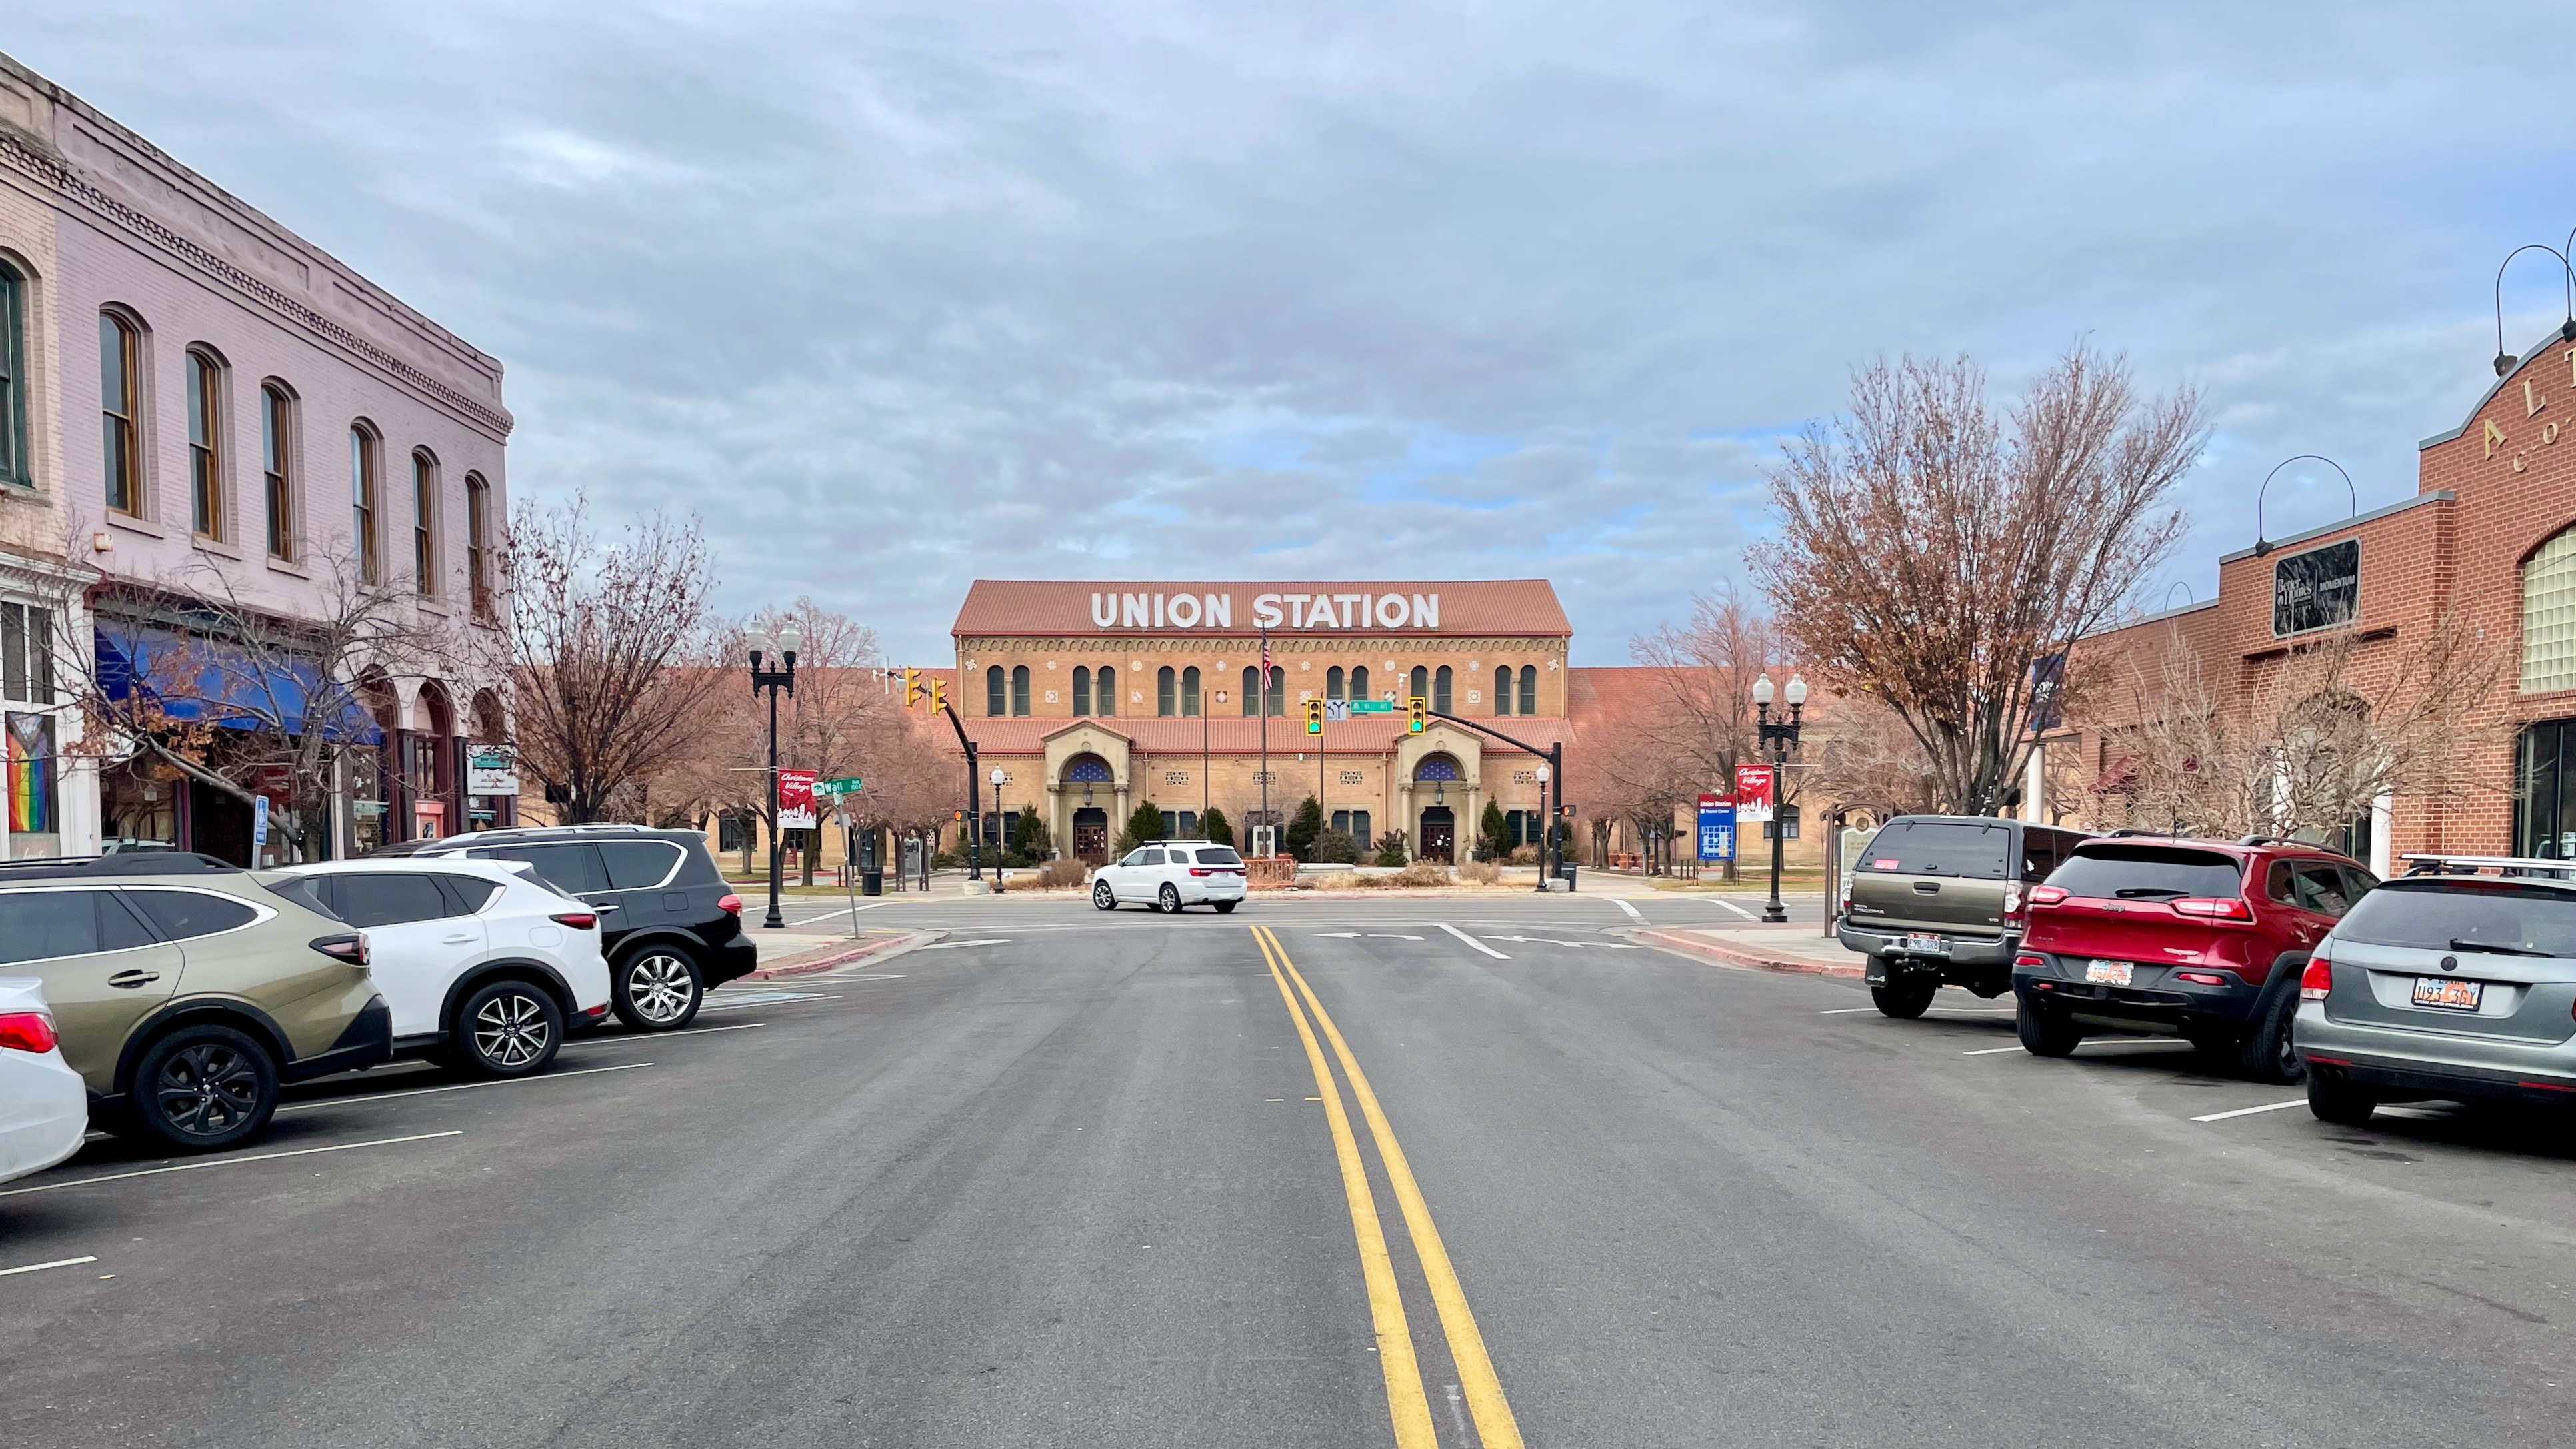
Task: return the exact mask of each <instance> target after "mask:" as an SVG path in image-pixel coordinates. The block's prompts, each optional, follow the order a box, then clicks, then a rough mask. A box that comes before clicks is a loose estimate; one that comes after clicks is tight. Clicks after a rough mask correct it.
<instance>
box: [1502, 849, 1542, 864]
mask: <svg viewBox="0 0 2576 1449" xmlns="http://www.w3.org/2000/svg"><path fill="white" fill-rule="evenodd" d="M1507 859H1509V860H1510V862H1511V863H1512V864H1514V865H1536V864H1538V847H1537V846H1535V845H1515V846H1513V847H1512V853H1511V855H1510V856H1509V857H1507Z"/></svg>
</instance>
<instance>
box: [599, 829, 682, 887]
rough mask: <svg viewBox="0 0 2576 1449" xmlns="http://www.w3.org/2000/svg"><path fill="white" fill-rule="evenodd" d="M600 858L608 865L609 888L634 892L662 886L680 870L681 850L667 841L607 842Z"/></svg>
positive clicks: (602, 844) (604, 842)
mask: <svg viewBox="0 0 2576 1449" xmlns="http://www.w3.org/2000/svg"><path fill="white" fill-rule="evenodd" d="M599 855H600V858H601V859H602V860H604V861H606V862H607V863H608V888H609V889H611V890H620V891H631V890H638V889H647V888H650V887H653V886H657V885H660V884H661V883H662V882H663V881H664V880H666V879H668V878H669V877H670V875H671V873H672V872H673V871H675V870H677V869H679V865H680V847H678V846H676V845H673V844H672V843H671V842H669V841H667V840H603V841H601V842H600V843H599Z"/></svg>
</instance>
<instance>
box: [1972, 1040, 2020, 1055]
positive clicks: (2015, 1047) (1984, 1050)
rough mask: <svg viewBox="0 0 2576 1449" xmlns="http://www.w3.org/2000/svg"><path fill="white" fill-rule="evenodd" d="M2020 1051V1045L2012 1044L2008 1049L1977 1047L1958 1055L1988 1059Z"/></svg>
mask: <svg viewBox="0 0 2576 1449" xmlns="http://www.w3.org/2000/svg"><path fill="white" fill-rule="evenodd" d="M2020 1050H2022V1044H2021V1043H2020V1042H2014V1043H2013V1044H2012V1045H2011V1046H2008V1047H1979V1048H1977V1049H1976V1050H1975V1051H1972V1052H1961V1053H1959V1055H1961V1056H1963V1057H1990V1056H1994V1055H1997V1054H1998V1053H2002V1052H2017V1051H2020Z"/></svg>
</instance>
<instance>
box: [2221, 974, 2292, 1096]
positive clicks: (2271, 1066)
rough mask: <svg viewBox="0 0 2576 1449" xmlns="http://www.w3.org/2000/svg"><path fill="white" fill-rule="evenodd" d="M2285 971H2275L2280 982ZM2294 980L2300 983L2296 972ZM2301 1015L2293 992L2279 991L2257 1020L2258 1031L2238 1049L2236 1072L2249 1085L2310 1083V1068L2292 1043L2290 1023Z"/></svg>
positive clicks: (2255, 1022) (2239, 1044)
mask: <svg viewBox="0 0 2576 1449" xmlns="http://www.w3.org/2000/svg"><path fill="white" fill-rule="evenodd" d="M2282 969H2283V968H2281V967H2278V966H2276V967H2274V968H2272V974H2273V976H2274V977H2275V978H2276V979H2277V978H2278V977H2279V976H2280V975H2281V971H2282ZM2290 979H2291V980H2296V979H2297V973H2296V972H2295V971H2293V972H2292V974H2291V978H2290ZM2298 1013H2299V998H2298V996H2297V995H2296V994H2295V993H2293V992H2290V991H2286V990H2275V991H2274V992H2273V993H2272V999H2271V1001H2269V1002H2268V1003H2266V1004H2265V1005H2264V1007H2263V1011H2262V1014H2261V1015H2259V1016H2257V1017H2256V1018H2255V1019H2254V1029H2253V1030H2252V1031H2250V1032H2247V1033H2246V1034H2245V1039H2244V1040H2243V1041H2241V1042H2239V1043H2237V1045H2236V1070H2237V1071H2238V1072H2239V1073H2240V1074H2242V1075H2243V1076H2244V1077H2245V1079H2246V1080H2247V1081H2251V1082H2271V1083H2275V1084H2279V1085H2283V1086H2287V1085H2291V1084H2294V1083H2297V1082H2301V1081H2304V1080H2306V1078H2307V1075H2308V1064H2307V1062H2306V1060H2305V1059H2303V1058H2302V1057H2300V1055H2299V1053H2298V1051H2297V1050H2296V1049H2295V1048H2294V1047H2293V1046H2292V1044H2291V1041H2290V1019H2291V1018H2292V1017H2294V1016H2297V1015H2298Z"/></svg>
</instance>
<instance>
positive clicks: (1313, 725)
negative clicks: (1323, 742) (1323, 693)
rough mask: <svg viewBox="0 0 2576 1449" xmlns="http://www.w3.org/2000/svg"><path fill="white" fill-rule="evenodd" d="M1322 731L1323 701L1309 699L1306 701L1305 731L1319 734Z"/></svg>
mask: <svg viewBox="0 0 2576 1449" xmlns="http://www.w3.org/2000/svg"><path fill="white" fill-rule="evenodd" d="M1323 732H1324V702H1323V701H1322V700H1320V699H1310V700H1308V701H1306V733H1308V734H1310V735H1320V734H1322V733H1323Z"/></svg>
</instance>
